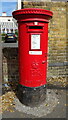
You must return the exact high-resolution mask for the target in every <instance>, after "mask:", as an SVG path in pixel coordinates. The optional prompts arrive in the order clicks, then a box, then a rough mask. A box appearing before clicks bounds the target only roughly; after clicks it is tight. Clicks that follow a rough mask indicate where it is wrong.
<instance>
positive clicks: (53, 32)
mask: <svg viewBox="0 0 68 120" xmlns="http://www.w3.org/2000/svg"><path fill="white" fill-rule="evenodd" d="M67 6H68V3H67V2H24V8H31V7H32V8H43V9H47V10H51V11H53V18H52V19H51V20H50V23H49V37H48V39H49V42H48V44H49V48H48V63H49V66H48V72H47V77H48V79H47V81H48V84H53V85H62V86H65V85H66V83H67V82H66V79H67V77H68V64H67V59H68V57H67V54H68V52H67V45H68V42H67V40H68V34H67V31H68V22H67V15H66V14H67V11H68V7H67ZM17 55H18V53H17V49H9V48H8V49H7V48H6V49H3V78H4V79H6V80H7V78H8V79H9V80H11V79H13V80H15V79H16V80H18V63H17V62H18V61H17V60H18V56H17Z"/></svg>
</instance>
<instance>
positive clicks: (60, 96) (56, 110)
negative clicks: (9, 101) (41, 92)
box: [2, 89, 68, 118]
mask: <svg viewBox="0 0 68 120" xmlns="http://www.w3.org/2000/svg"><path fill="white" fill-rule="evenodd" d="M47 92H48V99H49V101H48V100H47V102H46V101H45V102H44V105H45V113H44V110H43V107H40V106H39V107H40V109H39V108H38V107H37V108H35V110H34V111H33V109H31V108H29V107H26V106H24V105H22V104H21V103H20V102H19V101H18V99H17V97H15V98H14V101H15V107H14V108H13V109H14V110H13V111H12V112H10V111H6V110H5V111H4V112H3V114H2V118H67V109H66V107H67V106H68V103H67V101H66V99H67V97H66V94H67V96H68V90H65V89H48V90H47ZM50 102H52V103H50ZM17 103H18V104H17ZM18 105H19V107H18ZM41 105H42V104H41ZM44 105H43V106H44ZM23 106H24V107H25V108H24V110H23ZM28 109H29V110H28ZM30 109H31V110H30ZM37 110H38V113H39V112H40V114H42V115H40V114H39V115H37ZM28 111H29V112H28ZM42 111H43V112H42ZM47 111H49V112H47ZM32 112H33V113H32ZM35 112H36V114H34V113H35ZM43 113H44V114H43Z"/></svg>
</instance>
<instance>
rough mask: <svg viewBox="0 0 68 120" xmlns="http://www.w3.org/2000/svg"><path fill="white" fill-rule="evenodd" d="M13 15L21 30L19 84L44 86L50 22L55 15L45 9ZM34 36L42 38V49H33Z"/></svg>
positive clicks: (30, 9) (28, 10)
mask: <svg viewBox="0 0 68 120" xmlns="http://www.w3.org/2000/svg"><path fill="white" fill-rule="evenodd" d="M12 14H13V17H14V18H15V19H16V20H17V21H18V29H19V73H20V82H19V83H20V84H21V85H23V86H26V87H39V86H43V85H45V84H46V74H47V48H48V22H49V19H50V18H51V17H52V15H53V13H52V12H51V11H48V10H44V9H38V8H25V9H21V10H17V11H14V12H13V13H12ZM35 22H37V23H36V24H35ZM32 35H34V37H37V36H38V37H39V36H40V38H38V39H40V40H39V41H40V45H39V46H40V48H36V49H33V48H31V44H32V43H31V40H32V39H33V38H31V37H32ZM34 39H36V38H34ZM35 44H36V43H35ZM37 44H38V43H37ZM32 52H36V53H37V54H36V53H32ZM40 52H41V53H40Z"/></svg>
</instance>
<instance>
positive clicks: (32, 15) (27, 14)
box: [12, 8, 53, 20]
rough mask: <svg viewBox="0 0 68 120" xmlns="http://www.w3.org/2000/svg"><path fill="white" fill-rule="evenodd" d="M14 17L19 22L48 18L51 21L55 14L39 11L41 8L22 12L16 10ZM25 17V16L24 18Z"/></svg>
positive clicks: (22, 10) (26, 9)
mask: <svg viewBox="0 0 68 120" xmlns="http://www.w3.org/2000/svg"><path fill="white" fill-rule="evenodd" d="M12 15H13V17H14V18H15V19H17V20H23V19H26V18H27V17H28V18H29V17H30V18H39V17H41V18H43V17H44V19H45V18H46V17H45V16H47V19H50V18H51V17H52V15H53V13H52V12H51V11H49V10H45V9H39V8H24V9H20V10H16V11H14V12H13V13H12ZM24 15H25V16H24Z"/></svg>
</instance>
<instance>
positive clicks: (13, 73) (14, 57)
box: [3, 48, 19, 90]
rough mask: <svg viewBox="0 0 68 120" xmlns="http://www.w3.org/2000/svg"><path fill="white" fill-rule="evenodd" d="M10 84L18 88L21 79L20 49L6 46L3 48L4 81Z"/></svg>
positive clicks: (14, 88)
mask: <svg viewBox="0 0 68 120" xmlns="http://www.w3.org/2000/svg"><path fill="white" fill-rule="evenodd" d="M6 79H7V80H8V81H7V82H8V83H9V84H10V86H11V88H12V90H16V88H17V85H18V81H19V72H18V49H17V48H4V49H3V82H4V83H5V82H6Z"/></svg>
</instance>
